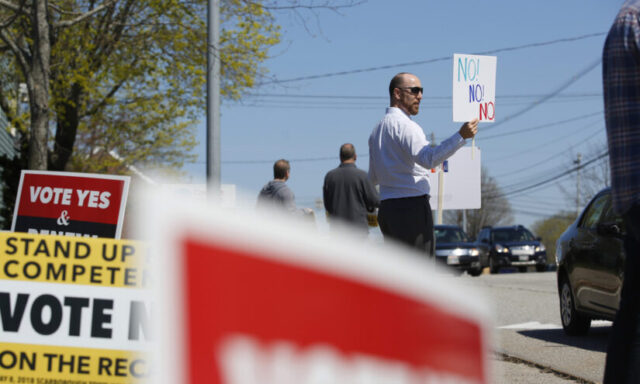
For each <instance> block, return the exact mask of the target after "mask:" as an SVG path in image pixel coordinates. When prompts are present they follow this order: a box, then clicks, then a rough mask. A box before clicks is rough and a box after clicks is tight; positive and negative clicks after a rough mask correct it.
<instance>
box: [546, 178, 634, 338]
mask: <svg viewBox="0 0 640 384" xmlns="http://www.w3.org/2000/svg"><path fill="white" fill-rule="evenodd" d="M624 236H625V226H624V222H623V220H622V218H621V217H620V216H619V215H617V214H616V213H615V212H614V211H613V208H612V206H611V189H609V188H605V189H603V190H602V191H600V192H598V194H597V195H596V196H595V197H594V198H593V199H592V200H591V202H589V204H587V206H586V207H585V209H584V211H582V213H581V214H580V216H578V219H577V220H576V221H575V222H574V223H573V224H571V225H570V226H569V228H567V230H566V231H564V233H563V234H562V235H561V236H560V238H559V239H558V242H557V243H556V263H557V264H558V272H557V273H558V294H559V296H560V318H561V319H562V328H563V329H564V331H565V332H566V333H567V334H569V335H584V334H586V333H587V332H588V331H589V328H590V327H591V320H592V319H605V320H613V318H614V317H615V315H616V311H617V310H618V305H619V302H620V293H621V291H622V282H623V280H624V276H623V275H624V263H625V253H624V240H623V238H624Z"/></svg>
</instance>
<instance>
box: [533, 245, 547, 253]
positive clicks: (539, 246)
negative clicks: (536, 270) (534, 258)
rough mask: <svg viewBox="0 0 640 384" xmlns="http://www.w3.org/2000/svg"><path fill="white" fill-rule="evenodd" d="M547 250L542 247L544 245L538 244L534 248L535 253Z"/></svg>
mask: <svg viewBox="0 0 640 384" xmlns="http://www.w3.org/2000/svg"><path fill="white" fill-rule="evenodd" d="M546 250H547V249H546V248H545V247H544V244H540V245H538V246H537V247H536V252H544V251H546Z"/></svg>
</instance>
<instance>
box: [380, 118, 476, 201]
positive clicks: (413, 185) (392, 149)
mask: <svg viewBox="0 0 640 384" xmlns="http://www.w3.org/2000/svg"><path fill="white" fill-rule="evenodd" d="M465 144H466V140H465V139H463V138H462V136H460V133H458V132H456V133H455V134H454V135H453V136H451V137H450V138H448V139H447V140H445V141H443V142H442V143H441V144H440V145H438V146H436V147H431V146H430V145H429V141H427V138H426V136H425V134H424V132H423V131H422V128H420V126H419V125H418V124H417V123H416V122H414V121H413V120H411V117H410V116H409V115H407V114H406V113H405V112H404V111H403V110H401V109H400V108H396V107H389V108H387V113H386V115H385V116H384V117H383V118H382V120H381V121H380V122H379V123H378V125H377V126H376V127H375V128H374V129H373V132H372V133H371V136H369V178H370V179H371V181H372V182H373V183H374V184H379V185H380V200H385V199H397V198H402V197H413V196H421V195H425V194H429V192H430V191H431V185H430V183H429V169H431V168H435V167H436V166H438V165H440V164H442V162H443V161H445V160H446V159H447V158H448V157H450V156H451V155H453V154H454V153H455V152H456V151H457V150H458V149H460V148H461V147H463V146H464V145H465Z"/></svg>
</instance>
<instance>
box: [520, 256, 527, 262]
mask: <svg viewBox="0 0 640 384" xmlns="http://www.w3.org/2000/svg"><path fill="white" fill-rule="evenodd" d="M519 259H520V261H529V256H519Z"/></svg>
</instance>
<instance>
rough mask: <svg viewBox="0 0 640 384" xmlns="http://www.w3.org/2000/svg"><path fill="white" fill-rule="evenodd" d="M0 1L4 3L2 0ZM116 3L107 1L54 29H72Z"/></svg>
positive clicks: (57, 25) (59, 24) (55, 26)
mask: <svg viewBox="0 0 640 384" xmlns="http://www.w3.org/2000/svg"><path fill="white" fill-rule="evenodd" d="M0 1H2V0H0ZM116 1H117V0H110V1H107V2H106V3H104V4H102V5H101V6H99V7H97V8H95V9H92V10H91V11H89V12H85V13H83V14H82V15H80V16H78V17H76V18H75V19H71V20H65V21H60V22H58V23H54V24H53V27H54V28H60V27H70V26H72V25H74V24H78V23H80V22H82V21H84V20H86V19H88V18H90V17H92V16H93V15H95V14H96V13H99V12H101V11H102V10H104V9H106V8H108V7H110V6H111V5H113V4H115V3H116Z"/></svg>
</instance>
